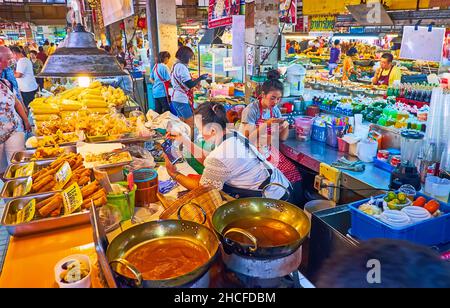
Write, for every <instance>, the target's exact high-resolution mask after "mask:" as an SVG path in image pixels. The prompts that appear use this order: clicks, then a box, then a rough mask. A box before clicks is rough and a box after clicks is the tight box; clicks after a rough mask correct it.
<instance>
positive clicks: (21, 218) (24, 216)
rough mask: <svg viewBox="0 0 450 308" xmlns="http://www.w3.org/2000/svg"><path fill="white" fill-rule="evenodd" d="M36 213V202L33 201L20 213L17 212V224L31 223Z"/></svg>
mask: <svg viewBox="0 0 450 308" xmlns="http://www.w3.org/2000/svg"><path fill="white" fill-rule="evenodd" d="M35 212H36V200H35V199H33V200H31V201H30V202H28V204H27V205H25V206H24V207H23V209H21V210H20V211H19V212H17V218H16V224H21V223H23V222H29V221H31V220H32V219H33V218H34V214H35Z"/></svg>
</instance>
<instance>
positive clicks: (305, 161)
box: [280, 139, 390, 196]
mask: <svg viewBox="0 0 450 308" xmlns="http://www.w3.org/2000/svg"><path fill="white" fill-rule="evenodd" d="M280 149H281V152H282V153H283V154H284V155H286V156H287V157H289V158H291V159H292V160H294V161H296V162H298V163H299V164H301V165H302V166H305V167H307V168H309V169H311V170H313V171H314V172H319V168H320V163H326V164H328V165H331V164H332V163H334V162H336V161H338V159H339V158H341V157H347V158H349V159H350V160H355V159H356V158H353V159H352V158H351V156H350V155H348V154H345V153H342V152H338V150H337V149H335V148H332V147H330V146H327V145H326V144H325V143H323V142H319V141H315V140H310V141H306V142H302V141H297V140H295V139H288V140H287V141H285V142H284V143H282V144H281V145H280ZM341 171H342V177H341V186H343V187H345V188H347V189H350V190H351V189H355V190H358V194H360V195H362V196H372V195H373V194H374V191H373V190H372V191H370V190H367V191H363V190H361V189H371V188H373V189H375V190H376V189H383V190H384V189H386V190H388V189H389V181H390V173H389V172H387V171H384V170H382V169H379V168H377V167H375V166H374V164H372V163H366V164H365V170H364V171H362V172H355V171H349V170H341Z"/></svg>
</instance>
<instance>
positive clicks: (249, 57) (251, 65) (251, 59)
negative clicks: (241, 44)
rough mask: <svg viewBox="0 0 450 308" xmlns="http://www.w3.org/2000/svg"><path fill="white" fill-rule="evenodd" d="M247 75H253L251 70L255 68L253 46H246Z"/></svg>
mask: <svg viewBox="0 0 450 308" xmlns="http://www.w3.org/2000/svg"><path fill="white" fill-rule="evenodd" d="M246 55H247V56H246V59H247V61H246V62H247V63H246V65H247V75H250V76H251V75H253V68H254V67H255V46H252V45H247V53H246Z"/></svg>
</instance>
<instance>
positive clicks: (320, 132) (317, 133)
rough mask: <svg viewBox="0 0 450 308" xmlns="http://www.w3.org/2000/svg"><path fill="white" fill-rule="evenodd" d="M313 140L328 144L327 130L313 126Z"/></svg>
mask: <svg viewBox="0 0 450 308" xmlns="http://www.w3.org/2000/svg"><path fill="white" fill-rule="evenodd" d="M311 139H313V140H317V141H320V142H326V141H327V128H326V127H320V126H317V125H313V126H312V132H311Z"/></svg>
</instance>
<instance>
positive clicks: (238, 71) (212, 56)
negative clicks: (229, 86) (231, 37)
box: [192, 44, 244, 83]
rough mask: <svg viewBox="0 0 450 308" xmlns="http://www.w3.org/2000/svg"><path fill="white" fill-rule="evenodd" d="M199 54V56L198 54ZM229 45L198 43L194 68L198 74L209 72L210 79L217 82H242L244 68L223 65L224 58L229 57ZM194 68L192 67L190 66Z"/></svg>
mask: <svg viewBox="0 0 450 308" xmlns="http://www.w3.org/2000/svg"><path fill="white" fill-rule="evenodd" d="M199 55H200V56H199ZM231 56H232V50H231V45H228V44H221V45H201V44H200V45H199V46H198V47H197V50H196V55H195V57H196V59H195V61H194V62H193V64H194V63H195V69H196V71H197V73H198V75H199V76H200V75H202V74H207V73H208V74H211V75H212V79H213V80H212V81H213V82H217V83H227V82H231V81H233V82H243V81H244V68H243V67H232V68H230V70H228V69H227V68H225V67H224V59H225V58H231ZM192 69H194V67H192Z"/></svg>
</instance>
